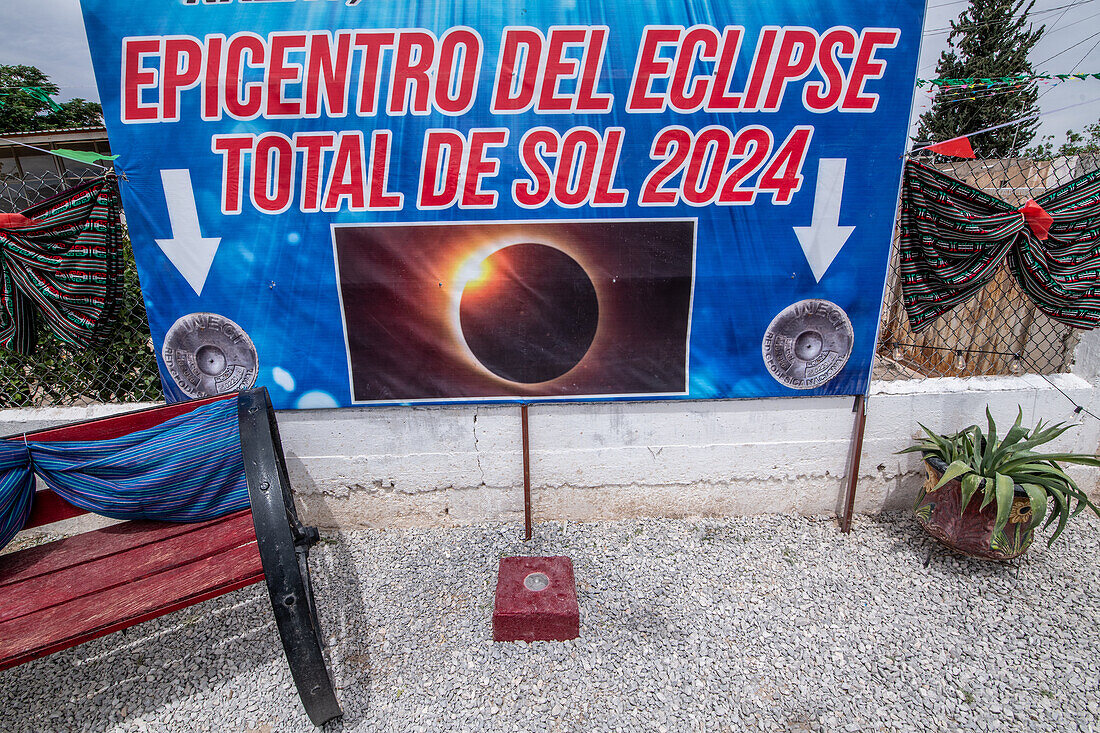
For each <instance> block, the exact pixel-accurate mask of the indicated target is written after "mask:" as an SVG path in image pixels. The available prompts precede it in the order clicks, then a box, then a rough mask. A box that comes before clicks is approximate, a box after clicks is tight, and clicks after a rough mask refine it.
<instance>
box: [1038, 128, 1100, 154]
mask: <svg viewBox="0 0 1100 733" xmlns="http://www.w3.org/2000/svg"><path fill="white" fill-rule="evenodd" d="M1054 137H1055V136H1054V135H1043V141H1042V142H1041V143H1040V144H1039V145H1036V146H1034V147H1031V148H1028V149H1027V151H1026V152H1025V153H1024V155H1026V156H1027V157H1028V158H1036V159H1038V160H1050V159H1051V158H1057V157H1060V156H1063V155H1087V154H1090V153H1091V154H1093V155H1095V154H1097V153H1100V122H1096V123H1094V124H1091V125H1085V131H1084V132H1074V131H1073V130H1066V141H1065V142H1064V143H1062V144H1061V145H1059V146H1058V147H1057V148H1055V147H1054Z"/></svg>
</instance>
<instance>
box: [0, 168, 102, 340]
mask: <svg viewBox="0 0 1100 733" xmlns="http://www.w3.org/2000/svg"><path fill="white" fill-rule="evenodd" d="M22 214H23V216H24V217H27V218H28V219H30V220H32V221H31V222H30V223H29V224H27V223H22V224H19V225H16V226H11V227H10V228H3V227H2V226H0V348H5V349H10V350H12V351H16V352H18V353H20V354H30V353H32V352H33V351H34V343H35V334H36V331H37V328H38V323H39V319H42V323H43V325H44V326H45V327H46V328H47V329H48V330H49V331H50V332H51V333H53V334H54V335H55V336H56V337H57V338H59V339H60V340H61V341H63V342H65V343H67V344H70V345H72V346H75V347H77V348H86V347H88V346H91V345H93V344H95V343H97V342H99V341H100V340H102V339H103V338H104V337H105V336H106V335H107V334H108V333H109V331H110V329H111V326H112V325H113V324H114V321H115V316H116V315H117V310H118V304H119V295H120V292H121V287H122V285H121V278H120V276H121V273H122V266H123V263H122V224H121V221H120V215H119V205H118V192H117V189H116V186H115V181H114V179H113V178H102V179H99V180H96V181H91V182H89V183H86V184H84V185H81V186H78V187H76V188H71V189H69V190H68V191H64V192H62V193H60V194H58V195H57V196H54V197H53V198H51V199H48V200H47V201H44V202H42V203H39V204H36V205H34V206H32V207H31V208H29V209H27V210H25V211H23V212H22Z"/></svg>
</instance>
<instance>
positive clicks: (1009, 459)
mask: <svg viewBox="0 0 1100 733" xmlns="http://www.w3.org/2000/svg"><path fill="white" fill-rule="evenodd" d="M985 414H986V420H987V425H988V427H987V429H986V430H985V431H983V430H982V429H981V428H980V427H979V426H977V425H971V426H970V427H968V428H964V429H963V430H960V431H959V432H957V433H954V434H952V435H939V434H937V433H934V432H932V431H931V430H929V429H928V428H926V427H925V426H923V425H921V428H922V429H923V430H924V432H925V433H926V435H927V437H921V438H918V439H917V440H916V442H915V443H914V444H913V445H912V446H910V447H909V448H906V449H905V450H902V451H899V453H912V452H917V451H919V452H920V453H921V454H922V455H923V456H924V464H925V469H926V470H927V473H928V480H927V481H925V483H924V485H923V486H922V487H921V490H920V493H919V494H918V496H917V503H916V507H915V511H916V515H917V520H918V521H919V522H920V524H921V525H922V526H923V527H924V528H925V530H927V531H928V533H929V534H931V535H932V536H933V537H935V538H936V539H937V540H939V541H940V542H942V543H943V544H945V545H947V546H948V547H950V548H951V549H953V550H955V551H957V552H961V553H963V554H966V555H970V556H971V557H978V558H985V559H992V560H1010V559H1012V558H1014V557H1018V556H1019V555H1021V554H1023V553H1024V551H1025V550H1027V548H1028V547H1029V546H1030V545H1031V541H1032V539H1033V536H1034V531H1035V529H1036V528H1037V527H1038V526H1039V525H1040V524H1042V523H1043V520H1044V518H1045V519H1046V523H1045V524H1044V525H1043V528H1044V529H1045V528H1047V527H1049V526H1050V525H1051V524H1054V523H1057V524H1056V526H1055V529H1054V532H1053V534H1052V535H1051V536H1050V540H1049V542H1048V545H1049V544H1052V543H1053V542H1054V540H1056V539H1057V538H1058V535H1060V534H1061V533H1062V530H1063V529H1065V526H1066V522H1067V521H1068V520H1069V519H1070V518H1071V517H1074V516H1077V515H1078V514H1080V513H1081V512H1082V511H1084V510H1085V509H1086V508H1088V509H1091V510H1092V511H1093V512H1094V513H1096V514H1097V515H1098V516H1100V509H1097V507H1096V505H1095V504H1093V503H1092V501H1090V500H1089V497H1088V495H1087V494H1086V493H1085V491H1083V490H1082V489H1081V488H1080V487H1079V486H1078V485H1077V484H1076V483H1075V482H1074V480H1073V479H1072V478H1070V477H1069V475H1067V474H1066V473H1065V471H1063V470H1062V466H1061V464H1069V463H1074V464H1079V465H1084V466H1100V459H1098V458H1097V457H1096V456H1093V455H1086V454H1081V453H1036V452H1035V450H1034V449H1035V448H1037V447H1039V446H1041V445H1043V444H1045V443H1049V442H1050V441H1052V440H1054V439H1055V438H1057V437H1058V436H1059V435H1061V434H1062V433H1064V432H1066V431H1067V430H1069V429H1070V428H1071V427H1073V425H1072V424H1067V423H1057V424H1054V425H1050V424H1046V425H1044V424H1043V421H1042V420H1040V421H1039V423H1038V424H1037V425H1036V426H1035V427H1034V429H1028V428H1025V427H1022V426H1021V422H1022V421H1023V410H1021V411H1020V413H1019V415H1018V416H1017V417H1016V422H1015V424H1013V426H1012V427H1011V428H1010V429H1009V431H1008V432H1007V433H1006V434H1005V435H1004V437H1003V438H998V436H997V426H996V425H995V424H994V422H993V416H992V415H991V414H990V413H989V408H988V407H987V408H986V411H985Z"/></svg>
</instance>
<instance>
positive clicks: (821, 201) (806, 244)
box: [794, 158, 856, 282]
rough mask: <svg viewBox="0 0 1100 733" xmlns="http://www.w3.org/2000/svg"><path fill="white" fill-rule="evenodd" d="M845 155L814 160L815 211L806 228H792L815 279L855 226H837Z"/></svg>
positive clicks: (819, 275) (821, 275)
mask: <svg viewBox="0 0 1100 733" xmlns="http://www.w3.org/2000/svg"><path fill="white" fill-rule="evenodd" d="M847 162H848V161H847V160H845V159H844V158H822V159H821V160H819V161H818V162H817V190H816V191H815V192H814V213H813V219H811V220H810V226H808V227H794V233H795V236H797V237H798V243H799V244H801V245H802V252H803V253H804V254H805V255H806V261H807V262H809V263H810V269H811V270H812V271H813V273H814V278H816V280H817V282H821V278H822V277H824V276H825V271H826V270H828V269H829V265H831V264H833V260H834V259H836V256H837V255H838V254H839V253H840V249H841V247H843V246H844V243H845V242H847V241H848V237H850V236H851V235H852V232H854V231H855V229H856V228H855V227H842V226H840V198H841V196H842V195H843V194H844V165H845V163H847Z"/></svg>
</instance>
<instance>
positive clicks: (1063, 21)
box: [0, 0, 1100, 140]
mask: <svg viewBox="0 0 1100 733" xmlns="http://www.w3.org/2000/svg"><path fill="white" fill-rule="evenodd" d="M928 2H929V5H928V14H927V17H926V19H925V34H924V42H923V44H922V49H921V61H920V71H919V74H918V76H920V77H922V78H926V79H927V78H931V77H933V76H934V75H935V66H936V60H937V58H939V54H940V51H942V50H943V48H944V47H945V45H946V40H947V30H948V22H949V21H950V20H951V19H952V18H955V17H957V16H958V14H959V13H960V12H961V11H962V10H963V9H965V8H966V5H967V0H928ZM0 6H2V7H0V22H2V24H3V27H4V42H3V45H2V46H0V63H3V64H20V63H22V64H33V65H34V66H37V67H39V68H40V69H42V70H43V71H45V72H46V73H47V74H49V76H50V77H51V78H52V79H53V80H54V81H55V82H56V83H57V84H58V85H59V86H60V87H61V98H62V99H71V98H73V97H83V98H85V99H92V100H98V99H99V94H98V92H97V91H96V86H95V77H94V76H93V75H92V60H91V57H90V55H89V54H88V42H87V39H86V38H85V36H84V24H83V22H82V20H81V16H80V7H79V0H0ZM1032 17H1033V19H1034V20H1035V22H1036V23H1045V24H1046V25H1047V33H1046V36H1045V37H1044V38H1043V39H1042V40H1041V41H1040V42H1039V45H1038V46H1036V47H1035V48H1034V49H1033V50H1032V53H1031V60H1032V63H1033V65H1034V66H1035V68H1036V69H1037V70H1040V71H1045V72H1049V73H1071V72H1074V71H1078V72H1087V73H1100V0H1038V1H1037V2H1036V3H1035V8H1034V9H1033V10H1032ZM1041 95H1042V96H1041V98H1040V106H1041V108H1042V110H1043V113H1044V117H1043V119H1042V127H1041V128H1040V134H1053V135H1056V136H1057V138H1058V139H1059V140H1061V139H1062V138H1063V137H1064V134H1065V131H1066V129H1067V128H1074V129H1077V130H1080V129H1081V128H1082V127H1083V126H1084V125H1087V124H1090V123H1092V122H1096V121H1098V120H1100V79H1088V80H1085V81H1076V82H1065V83H1062V84H1057V85H1053V86H1049V87H1042V88H1041ZM927 101H928V100H927V96H926V95H918V96H917V99H916V101H915V103H914V104H915V108H916V109H915V113H916V114H919V113H920V112H921V111H922V110H923V109H924V108H925V105H927ZM1065 107H1070V109H1066V110H1065V111H1062V112H1055V110H1058V109H1061V108H1065Z"/></svg>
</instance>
